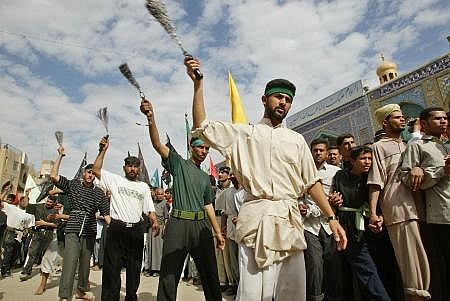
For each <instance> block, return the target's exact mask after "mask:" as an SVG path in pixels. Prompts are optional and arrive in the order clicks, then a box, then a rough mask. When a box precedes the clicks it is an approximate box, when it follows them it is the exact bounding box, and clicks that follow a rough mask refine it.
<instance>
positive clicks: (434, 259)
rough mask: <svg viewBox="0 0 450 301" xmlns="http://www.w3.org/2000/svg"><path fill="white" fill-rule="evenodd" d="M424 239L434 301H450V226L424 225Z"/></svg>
mask: <svg viewBox="0 0 450 301" xmlns="http://www.w3.org/2000/svg"><path fill="white" fill-rule="evenodd" d="M421 226H422V228H423V238H424V243H425V249H426V251H427V255H428V261H429V264H430V273H431V281H430V294H431V297H432V299H433V301H448V300H450V293H449V289H450V258H449V256H450V225H447V224H424V225H421Z"/></svg>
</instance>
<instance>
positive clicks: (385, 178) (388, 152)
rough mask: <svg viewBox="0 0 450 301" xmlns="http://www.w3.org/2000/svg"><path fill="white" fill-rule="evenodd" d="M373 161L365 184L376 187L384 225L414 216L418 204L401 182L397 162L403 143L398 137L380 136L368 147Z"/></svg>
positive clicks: (417, 216) (415, 217) (416, 212)
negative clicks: (377, 187) (370, 149)
mask: <svg viewBox="0 0 450 301" xmlns="http://www.w3.org/2000/svg"><path fill="white" fill-rule="evenodd" d="M372 149H373V164H372V168H371V169H370V172H369V176H368V179H367V183H368V184H375V185H378V186H380V188H381V190H382V191H381V194H380V197H379V204H380V207H381V211H382V213H383V217H384V223H385V224H386V225H392V224H395V223H399V222H404V221H407V220H412V219H418V218H419V213H418V208H419V211H420V212H423V209H422V210H420V204H416V202H415V201H414V198H413V195H412V192H411V189H410V188H409V187H408V186H406V185H405V184H403V183H402V182H401V179H400V176H399V172H400V170H399V169H398V165H399V162H400V159H401V156H402V153H403V152H404V151H405V149H406V145H405V143H404V142H403V141H401V140H396V139H392V138H385V139H381V140H380V141H378V142H376V143H374V144H373V146H372Z"/></svg>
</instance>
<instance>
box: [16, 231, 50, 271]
mask: <svg viewBox="0 0 450 301" xmlns="http://www.w3.org/2000/svg"><path fill="white" fill-rule="evenodd" d="M52 240H53V230H36V231H34V232H33V235H32V237H31V242H30V246H29V248H28V255H27V259H26V260H25V265H24V267H23V270H22V273H23V274H31V271H32V269H33V265H34V264H35V263H37V262H38V260H39V259H40V258H41V257H42V254H44V252H45V250H47V248H48V246H49V245H50V243H51V242H52Z"/></svg>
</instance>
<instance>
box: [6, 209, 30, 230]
mask: <svg viewBox="0 0 450 301" xmlns="http://www.w3.org/2000/svg"><path fill="white" fill-rule="evenodd" d="M3 205H4V207H3V212H5V214H6V216H7V217H8V218H7V219H6V225H7V226H8V227H11V228H14V229H17V230H24V229H26V228H30V227H32V226H34V215H32V214H29V213H26V212H25V209H20V208H19V207H17V206H14V205H11V204H8V203H3Z"/></svg>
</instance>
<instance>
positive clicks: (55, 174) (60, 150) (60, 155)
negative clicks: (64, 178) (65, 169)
mask: <svg viewBox="0 0 450 301" xmlns="http://www.w3.org/2000/svg"><path fill="white" fill-rule="evenodd" d="M64 156H65V154H64V147H62V146H60V147H58V157H57V158H56V160H55V164H53V167H52V170H51V171H50V179H51V180H52V182H53V183H58V182H59V167H60V165H61V161H62V158H63V157H64Z"/></svg>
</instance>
